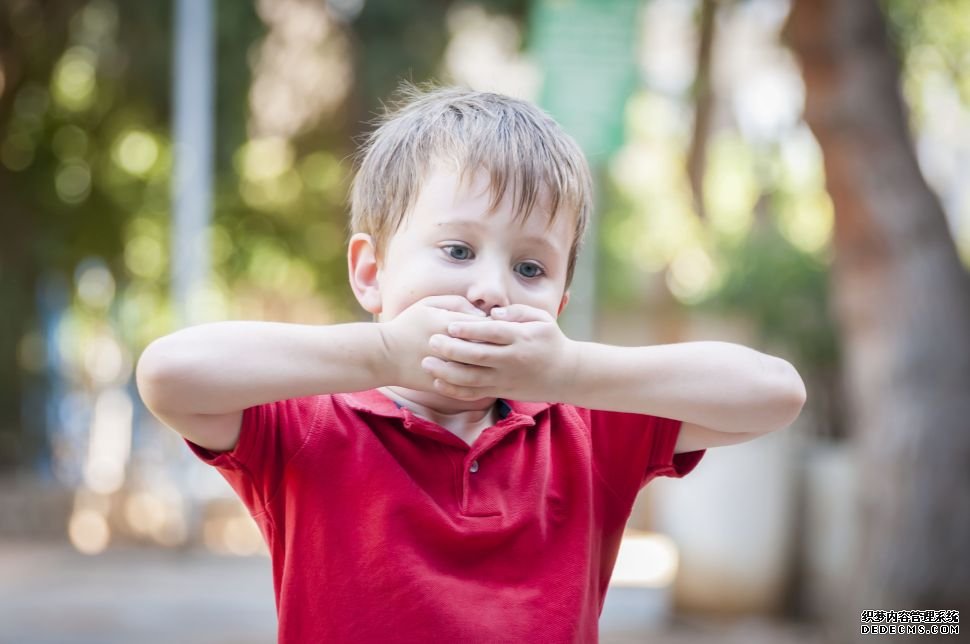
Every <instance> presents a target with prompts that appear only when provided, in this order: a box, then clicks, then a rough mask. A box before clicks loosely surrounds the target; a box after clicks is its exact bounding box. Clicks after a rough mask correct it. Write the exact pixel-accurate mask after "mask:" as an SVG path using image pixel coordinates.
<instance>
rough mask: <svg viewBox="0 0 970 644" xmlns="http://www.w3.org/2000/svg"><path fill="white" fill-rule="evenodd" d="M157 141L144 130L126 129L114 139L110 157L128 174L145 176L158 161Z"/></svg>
mask: <svg viewBox="0 0 970 644" xmlns="http://www.w3.org/2000/svg"><path fill="white" fill-rule="evenodd" d="M158 154H159V149H158V143H157V142H156V141H155V137H154V136H153V135H152V134H151V133H150V132H146V131H144V130H128V131H127V132H124V133H123V134H121V135H120V136H119V137H118V138H117V139H116V140H115V144H114V146H113V148H112V151H111V158H112V159H114V162H115V163H117V164H118V166H119V167H120V168H121V169H123V170H124V171H125V172H127V173H128V174H132V175H134V176H136V177H141V178H145V177H147V176H148V175H149V173H150V172H151V170H152V168H153V167H154V166H155V162H156V161H158Z"/></svg>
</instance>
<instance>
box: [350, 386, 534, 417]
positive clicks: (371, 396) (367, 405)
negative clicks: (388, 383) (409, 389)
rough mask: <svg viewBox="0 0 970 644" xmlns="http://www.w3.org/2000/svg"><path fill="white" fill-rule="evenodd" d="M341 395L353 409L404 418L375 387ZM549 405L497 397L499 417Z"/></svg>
mask: <svg viewBox="0 0 970 644" xmlns="http://www.w3.org/2000/svg"><path fill="white" fill-rule="evenodd" d="M334 395H336V396H340V397H342V398H343V399H344V400H346V401H347V403H348V404H349V405H350V406H351V407H353V408H354V409H358V410H360V411H365V412H368V413H371V414H374V415H376V416H386V417H389V418H404V412H403V411H402V410H401V407H400V405H398V404H397V402H396V401H394V400H391V399H390V398H388V397H387V396H385V395H384V394H382V393H381V392H380V391H378V390H377V389H368V390H367V391H357V392H354V393H346V394H334ZM550 406H551V404H550V403H546V402H520V401H518V400H505V399H504V398H499V399H498V410H499V417H500V418H501V419H503V420H504V419H506V418H510V417H515V416H527V417H529V418H533V419H534V418H535V417H536V416H537V415H539V413H540V412H542V411H544V410H546V409H548V408H549V407H550Z"/></svg>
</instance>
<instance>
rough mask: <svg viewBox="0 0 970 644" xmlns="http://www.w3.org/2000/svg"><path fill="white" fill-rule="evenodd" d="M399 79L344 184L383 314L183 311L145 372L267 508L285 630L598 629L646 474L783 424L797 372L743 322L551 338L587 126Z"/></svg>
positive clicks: (438, 636)
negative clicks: (261, 317) (207, 319)
mask: <svg viewBox="0 0 970 644" xmlns="http://www.w3.org/2000/svg"><path fill="white" fill-rule="evenodd" d="M409 98H410V102H409V103H408V104H407V105H406V106H404V107H403V108H401V109H399V110H398V111H397V112H396V113H394V114H391V115H389V116H388V117H387V118H386V119H385V121H384V123H383V124H382V125H381V126H380V127H379V128H378V129H377V130H376V131H375V132H374V133H373V134H372V136H371V137H370V139H369V140H368V142H367V143H366V145H365V147H364V149H363V150H362V153H361V157H360V163H359V167H358V171H357V174H356V178H355V181H354V186H353V190H352V195H351V209H352V229H353V235H352V237H351V238H350V244H349V248H348V260H349V269H350V283H351V286H352V287H353V290H354V293H355V295H356V296H357V300H358V301H359V302H360V304H361V306H363V308H364V309H366V310H367V311H368V312H370V313H372V314H373V315H374V316H375V322H362V323H349V324H338V325H332V326H310V325H298V324H282V323H271V322H243V321H236V322H217V323H211V324H202V325H198V326H194V327H190V328H186V329H183V330H181V331H178V332H176V333H173V334H171V335H168V336H165V337H163V338H160V339H158V340H156V341H155V342H153V343H152V344H151V345H150V346H149V347H148V348H147V349H146V350H145V352H144V353H143V354H142V356H141V359H140V360H139V363H138V369H137V382H138V387H139V390H140V392H141V395H142V397H143V399H144V401H145V403H146V405H147V406H148V407H149V408H150V409H151V410H152V412H153V413H154V414H155V415H156V416H157V417H158V418H159V419H161V420H162V421H163V422H164V423H165V424H167V425H168V426H170V427H172V428H173V429H175V430H176V431H177V432H179V433H180V434H181V435H182V436H183V437H184V438H185V440H186V442H187V444H188V446H189V447H190V448H191V449H192V451H193V452H194V453H195V454H196V455H198V457H199V458H201V459H202V460H203V461H205V462H206V463H209V464H211V465H213V466H215V467H216V468H218V470H219V472H220V473H221V474H222V475H223V476H224V477H225V479H226V480H227V481H228V482H229V484H230V485H231V486H232V487H233V489H234V490H235V491H236V493H237V494H238V495H239V496H240V497H241V499H242V501H243V502H244V503H245V505H246V507H247V508H248V509H249V511H250V513H251V514H252V516H253V518H254V520H255V521H256V522H257V524H258V525H259V527H260V529H261V531H262V533H263V536H264V537H265V539H266V542H267V544H268V545H269V549H270V552H271V555H272V565H273V578H274V586H275V591H276V606H277V611H278V615H279V641H280V642H292V643H306V642H372V641H396V642H428V641H434V640H438V641H443V642H452V641H461V642H595V641H596V639H597V621H598V617H599V613H600V610H601V608H602V603H603V598H604V595H605V593H606V589H607V583H608V581H609V579H610V574H611V572H612V569H613V564H614V561H615V558H616V555H617V549H618V547H619V544H620V538H621V535H622V533H623V529H624V525H625V523H626V521H627V518H628V517H629V514H630V511H631V509H632V505H633V501H634V499H635V497H636V495H637V493H638V491H639V490H640V489H642V488H643V486H645V485H646V484H647V483H648V482H649V481H650V480H651V479H652V478H654V477H656V476H670V477H682V476H684V475H686V474H687V473H688V472H690V471H691V470H692V469H693V468H694V467H695V466H696V465H697V463H698V462H699V461H700V460H701V458H702V456H703V455H704V453H705V449H706V448H708V447H715V446H719V445H730V444H733V443H739V442H742V441H745V440H749V439H752V438H755V437H756V436H759V435H761V434H764V433H766V432H770V431H773V430H776V429H779V428H781V427H784V426H786V425H788V424H789V423H790V422H791V421H792V420H794V418H795V417H796V416H797V415H798V413H799V411H800V409H801V407H802V404H803V403H804V400H805V390H804V386H803V384H802V381H801V379H800V378H799V376H798V374H797V372H796V371H795V370H794V369H793V368H792V366H791V365H790V364H788V363H787V362H785V361H783V360H781V359H778V358H774V357H771V356H767V355H764V354H761V353H759V352H757V351H754V350H752V349H748V348H745V347H742V346H738V345H734V344H728V343H723V342H690V343H683V344H673V345H661V346H647V347H613V346H607V345H603V344H597V343H592V342H576V341H573V340H570V339H569V338H567V337H566V336H564V335H563V333H562V332H561V331H560V329H559V327H558V326H557V324H556V317H557V316H558V315H559V314H560V313H561V312H562V310H563V308H565V306H566V303H567V302H568V300H569V291H568V288H569V284H570V280H571V278H572V274H573V269H574V267H575V263H576V255H577V252H578V249H579V246H580V242H581V239H582V236H583V231H584V229H585V227H586V222H587V219H588V217H589V216H590V211H591V203H592V196H591V181H590V174H589V170H588V168H587V165H586V162H585V160H584V158H583V155H582V153H581V152H580V150H579V148H578V147H577V146H576V144H575V143H574V142H573V140H572V139H570V137H569V136H567V135H566V134H565V133H564V132H562V130H561V129H560V128H559V127H558V126H557V125H556V123H555V122H554V121H553V120H552V119H550V118H549V117H548V116H547V115H545V114H544V113H543V112H542V111H540V110H539V109H538V108H536V107H535V106H534V105H531V104H529V103H527V102H524V101H520V100H516V99H512V98H509V97H505V96H501V95H496V94H490V93H480V92H474V91H468V90H463V89H438V90H434V91H429V92H427V93H422V92H420V91H418V90H414V89H412V90H410V95H409Z"/></svg>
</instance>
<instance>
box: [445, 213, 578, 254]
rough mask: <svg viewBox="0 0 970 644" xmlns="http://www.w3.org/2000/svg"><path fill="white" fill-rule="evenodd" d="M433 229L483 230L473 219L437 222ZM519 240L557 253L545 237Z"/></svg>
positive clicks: (480, 224) (530, 236)
mask: <svg viewBox="0 0 970 644" xmlns="http://www.w3.org/2000/svg"><path fill="white" fill-rule="evenodd" d="M435 227H440V228H474V229H476V230H481V229H482V228H484V226H483V225H482V223H481V222H480V221H477V220H475V219H452V220H447V221H439V222H437V223H436V224H435ZM521 239H523V240H524V241H526V242H530V243H536V244H539V245H540V246H545V247H546V248H547V249H548V250H550V251H552V252H553V253H557V252H558V251H559V249H557V248H556V247H555V245H553V243H552V242H550V241H549V240H548V239H546V238H545V237H540V236H539V235H526V236H524V237H522V238H521Z"/></svg>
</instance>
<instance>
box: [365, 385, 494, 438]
mask: <svg viewBox="0 0 970 644" xmlns="http://www.w3.org/2000/svg"><path fill="white" fill-rule="evenodd" d="M379 391H380V392H381V393H383V394H384V395H385V396H387V397H388V398H390V399H391V400H394V401H396V402H397V403H398V404H399V405H401V406H402V407H407V408H408V409H410V410H411V412H412V413H414V414H415V415H417V416H420V417H421V418H424V419H425V420H430V421H431V422H433V423H436V424H438V425H440V426H442V427H444V428H445V429H447V430H448V431H450V432H452V433H453V434H456V435H458V436H461V437H464V436H466V435H469V434H477V433H480V432H481V431H482V430H484V429H485V428H486V427H490V426H491V425H494V424H495V423H496V422H497V420H498V415H497V413H496V411H495V401H496V399H495V398H480V399H478V400H471V401H468V400H457V399H455V398H448V397H447V396H442V395H441V394H435V393H430V392H426V391H417V390H414V389H406V388H404V387H381V388H380V389H379Z"/></svg>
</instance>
